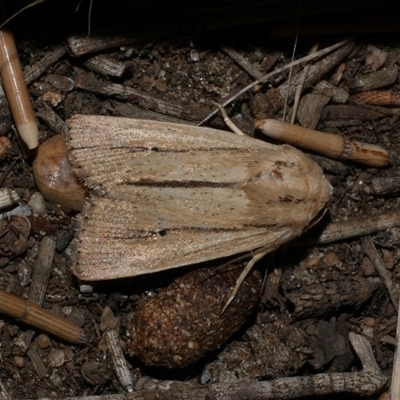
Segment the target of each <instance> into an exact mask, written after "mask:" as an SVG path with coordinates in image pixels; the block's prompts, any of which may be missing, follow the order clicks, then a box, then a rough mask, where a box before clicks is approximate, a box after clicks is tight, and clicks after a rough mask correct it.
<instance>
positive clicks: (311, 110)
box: [292, 88, 333, 129]
mask: <svg viewBox="0 0 400 400" xmlns="http://www.w3.org/2000/svg"><path fill="white" fill-rule="evenodd" d="M332 97H333V93H332V90H331V89H329V88H326V89H322V91H317V90H313V91H312V93H309V94H306V95H305V96H303V97H302V99H301V100H300V104H299V109H298V112H297V119H298V121H299V123H300V124H301V125H302V126H304V127H306V128H309V129H315V128H316V127H317V125H318V122H319V120H320V119H321V113H322V110H323V108H324V107H325V106H326V105H327V104H328V103H329V102H330V101H331V99H332ZM292 123H293V122H292Z"/></svg>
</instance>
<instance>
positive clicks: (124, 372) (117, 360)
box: [105, 329, 133, 392]
mask: <svg viewBox="0 0 400 400" xmlns="http://www.w3.org/2000/svg"><path fill="white" fill-rule="evenodd" d="M105 336H106V339H107V344H108V349H109V350H110V354H111V359H112V362H113V364H114V371H115V374H116V375H117V378H118V380H119V383H120V384H121V386H122V387H123V388H124V389H125V390H126V391H127V392H132V391H133V381H132V376H131V373H130V371H129V368H128V364H127V362H126V360H125V357H124V355H123V353H122V349H121V347H120V345H119V343H118V333H117V331H116V330H115V329H109V330H107V331H106V333H105Z"/></svg>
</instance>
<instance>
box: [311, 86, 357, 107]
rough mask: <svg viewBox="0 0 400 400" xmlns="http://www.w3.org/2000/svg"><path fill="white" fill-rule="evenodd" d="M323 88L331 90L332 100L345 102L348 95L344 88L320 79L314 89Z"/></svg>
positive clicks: (321, 89)
mask: <svg viewBox="0 0 400 400" xmlns="http://www.w3.org/2000/svg"><path fill="white" fill-rule="evenodd" d="M324 89H330V90H331V91H332V94H333V96H332V101H333V102H335V103H339V104H345V103H347V100H349V97H350V95H349V93H348V92H347V91H346V90H343V89H342V88H340V87H338V86H336V85H333V84H332V83H330V82H328V81H320V82H318V83H317V85H316V86H315V90H317V91H323V90H324Z"/></svg>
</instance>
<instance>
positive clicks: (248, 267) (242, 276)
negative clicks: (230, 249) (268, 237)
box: [221, 251, 268, 314]
mask: <svg viewBox="0 0 400 400" xmlns="http://www.w3.org/2000/svg"><path fill="white" fill-rule="evenodd" d="M267 253H268V251H262V252H260V253H257V254H254V255H253V257H252V259H251V260H250V261H249V262H248V263H247V265H246V267H245V268H244V270H243V271H242V273H241V274H240V276H239V278H238V279H237V281H236V285H235V287H234V288H233V290H232V293H231V295H230V296H229V299H228V300H227V302H226V303H225V305H224V308H223V309H222V312H221V314H223V313H224V312H225V311H226V309H227V308H228V307H229V305H230V304H231V303H232V301H233V299H234V298H235V296H236V295H237V292H238V291H239V288H240V285H241V284H242V283H243V281H244V280H245V279H246V276H247V275H248V273H249V272H250V271H251V269H252V268H253V266H254V264H255V263H256V262H257V261H259V260H261V259H262V258H263V257H264V256H265V255H266V254H267Z"/></svg>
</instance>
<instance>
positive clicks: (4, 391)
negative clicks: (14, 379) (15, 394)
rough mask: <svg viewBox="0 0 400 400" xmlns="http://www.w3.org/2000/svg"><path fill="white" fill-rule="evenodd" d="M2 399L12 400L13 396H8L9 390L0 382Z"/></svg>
mask: <svg viewBox="0 0 400 400" xmlns="http://www.w3.org/2000/svg"><path fill="white" fill-rule="evenodd" d="M0 399H6V400H8V399H10V400H11V396H10V395H9V394H8V392H7V389H6V388H5V386H4V385H3V383H2V382H1V381H0Z"/></svg>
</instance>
